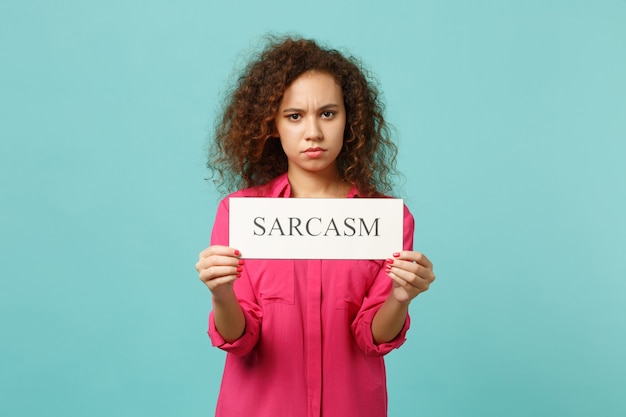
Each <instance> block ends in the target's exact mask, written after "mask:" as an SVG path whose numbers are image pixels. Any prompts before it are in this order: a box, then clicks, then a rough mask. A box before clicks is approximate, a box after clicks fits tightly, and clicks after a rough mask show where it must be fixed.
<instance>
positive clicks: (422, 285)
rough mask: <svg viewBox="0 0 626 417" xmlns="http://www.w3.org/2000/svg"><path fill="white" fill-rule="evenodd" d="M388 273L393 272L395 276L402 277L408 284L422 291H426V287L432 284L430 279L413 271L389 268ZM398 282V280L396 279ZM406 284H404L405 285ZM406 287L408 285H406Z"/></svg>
mask: <svg viewBox="0 0 626 417" xmlns="http://www.w3.org/2000/svg"><path fill="white" fill-rule="evenodd" d="M387 271H388V272H387V275H390V274H393V276H394V277H397V278H398V279H401V280H402V281H404V282H405V283H406V284H407V285H411V286H413V287H415V288H417V289H419V290H420V291H425V289H426V288H428V286H429V285H430V281H429V280H428V279H426V278H422V277H420V276H419V275H416V274H414V273H412V272H409V271H405V270H403V269H400V268H390V269H388V270H387ZM396 282H397V280H396ZM403 286H404V285H403ZM405 287H406V286H405Z"/></svg>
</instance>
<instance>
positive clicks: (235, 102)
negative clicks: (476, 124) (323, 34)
mask: <svg viewBox="0 0 626 417" xmlns="http://www.w3.org/2000/svg"><path fill="white" fill-rule="evenodd" d="M312 70H315V71H319V72H324V73H328V74H330V75H331V76H332V77H333V78H334V79H335V81H336V82H337V84H338V85H340V86H341V89H342V92H343V97H344V102H345V103H344V104H345V109H346V127H345V131H344V142H343V148H342V150H341V152H340V153H339V156H338V157H337V167H338V169H339V174H340V176H341V178H342V179H343V180H345V181H347V182H348V183H350V184H352V185H354V186H356V188H357V189H358V190H359V194H360V195H361V196H363V197H369V196H375V195H380V194H384V193H387V192H390V191H391V190H392V188H393V185H392V181H391V179H390V177H391V176H393V175H395V174H397V172H396V168H395V163H396V155H397V148H396V146H395V145H394V143H393V142H392V141H391V134H390V128H389V126H388V125H387V124H386V123H385V120H384V118H383V112H384V107H383V104H382V102H381V101H380V98H379V93H378V89H377V87H376V82H375V81H374V80H373V79H372V77H371V76H370V75H369V73H368V72H367V71H366V70H365V69H364V68H363V66H362V65H361V64H360V62H359V61H358V60H357V59H355V58H354V57H352V56H344V55H343V54H342V53H340V52H338V51H337V50H334V49H325V48H323V47H321V46H320V45H319V44H318V43H316V42H315V41H313V40H308V39H301V38H297V37H275V36H272V37H268V42H267V46H266V47H265V49H263V50H262V51H261V52H260V53H259V54H258V55H256V56H254V57H253V59H252V60H251V61H250V62H249V63H248V65H247V66H246V67H245V69H244V71H243V73H242V74H241V75H240V76H239V78H238V79H237V82H236V84H235V85H234V87H233V89H232V90H231V93H230V95H229V97H228V98H227V100H226V101H225V103H224V108H223V114H222V117H221V120H218V122H217V125H216V128H215V136H214V141H213V142H212V144H211V147H210V150H209V162H208V167H209V169H210V170H211V172H212V176H211V178H213V180H214V182H215V183H216V184H217V185H218V188H220V189H221V190H222V191H227V192H228V191H235V190H237V189H240V188H246V187H251V186H257V185H262V184H265V183H267V182H269V181H270V180H272V179H273V178H275V177H277V176H278V175H280V174H282V173H284V172H286V171H287V157H286V155H285V153H284V152H283V150H282V147H281V144H280V140H279V139H278V138H277V137H276V135H277V134H276V127H275V123H274V120H275V117H276V114H277V112H278V108H279V105H280V102H281V100H282V98H283V94H284V92H285V90H286V89H287V88H288V87H289V86H290V85H291V83H293V82H294V81H295V80H296V79H297V78H298V77H299V76H300V75H302V74H304V73H305V72H308V71H312ZM216 174H217V178H216Z"/></svg>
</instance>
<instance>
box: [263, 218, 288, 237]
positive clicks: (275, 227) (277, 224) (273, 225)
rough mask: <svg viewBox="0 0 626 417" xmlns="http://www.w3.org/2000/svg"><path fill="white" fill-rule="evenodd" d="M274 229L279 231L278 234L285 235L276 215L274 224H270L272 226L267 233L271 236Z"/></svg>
mask: <svg viewBox="0 0 626 417" xmlns="http://www.w3.org/2000/svg"><path fill="white" fill-rule="evenodd" d="M274 230H278V231H280V235H281V236H285V232H283V228H282V227H281V225H280V222H279V221H278V217H277V218H276V219H275V220H274V224H272V228H271V229H270V232H269V233H268V234H267V235H268V236H272V232H273V231H274Z"/></svg>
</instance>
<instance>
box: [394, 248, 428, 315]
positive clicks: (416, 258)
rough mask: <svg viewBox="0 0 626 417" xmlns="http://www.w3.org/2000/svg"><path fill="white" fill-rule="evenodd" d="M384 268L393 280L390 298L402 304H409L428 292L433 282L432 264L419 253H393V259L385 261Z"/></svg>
mask: <svg viewBox="0 0 626 417" xmlns="http://www.w3.org/2000/svg"><path fill="white" fill-rule="evenodd" d="M385 268H386V269H385V272H387V275H388V276H389V277H390V278H391V279H392V280H393V290H392V292H391V294H392V295H391V296H392V297H395V299H396V300H397V301H398V302H400V303H403V304H405V303H406V304H408V303H410V302H411V300H412V299H414V298H415V297H417V296H418V295H419V294H421V293H423V292H424V291H426V290H428V287H430V284H432V282H433V281H434V280H435V274H434V273H433V264H432V262H430V261H429V260H428V258H427V257H426V256H425V255H424V254H422V253H420V252H413V251H402V252H397V253H394V254H393V258H389V259H387V261H386V266H385Z"/></svg>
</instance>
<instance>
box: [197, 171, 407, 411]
mask: <svg viewBox="0 0 626 417" xmlns="http://www.w3.org/2000/svg"><path fill="white" fill-rule="evenodd" d="M290 193H291V189H290V186H289V181H288V180H287V175H286V174H283V175H281V176H279V177H278V178H276V179H275V180H273V181H272V182H270V183H269V184H267V185H265V186H262V187H255V188H251V189H246V190H242V191H238V192H236V193H233V194H231V195H230V196H229V197H259V196H262V197H289V196H290ZM348 197H357V193H356V190H355V189H353V190H352V191H351V192H350V194H349V196H348ZM413 226H414V222H413V216H412V215H411V213H409V211H408V209H407V208H406V207H405V209H404V249H405V250H412V246H413ZM211 244H212V245H226V246H228V197H227V198H225V199H224V200H222V202H221V203H220V205H219V207H218V210H217V216H216V220H215V225H214V227H213V233H212V236H211ZM243 255H244V257H245V253H244V254H243ZM389 255H390V256H391V254H389ZM391 286H392V281H391V279H390V278H389V277H388V276H387V275H386V274H385V272H384V262H383V261H369V260H319V259H311V260H270V259H246V260H245V265H244V267H243V272H242V275H241V278H240V279H238V280H237V281H235V284H234V289H235V293H236V295H237V298H238V299H239V302H240V304H241V307H242V308H243V312H244V315H245V320H246V327H245V332H244V334H243V336H242V337H241V338H239V339H238V340H236V341H235V342H233V343H227V342H226V341H224V339H223V338H222V337H221V336H220V334H219V333H218V332H217V330H216V328H215V322H214V320H213V313H211V315H210V317H209V332H208V333H209V336H210V337H211V341H212V343H213V345H214V346H217V347H219V348H220V349H223V350H225V351H226V352H228V353H227V356H226V365H225V368H224V375H223V377H222V385H221V389H220V393H219V398H218V402H217V410H216V414H215V415H216V416H217V417H239V416H241V417H257V416H258V417H277V416H296V417H301V416H302V417H304V416H306V417H313V416H315V417H318V416H323V417H349V416H358V417H383V416H386V415H387V388H386V381H385V364H384V360H383V355H385V354H387V353H388V352H389V351H391V350H392V349H394V348H397V347H399V346H400V345H402V344H403V343H404V341H405V335H406V332H407V330H408V328H409V317H408V316H407V318H406V321H405V323H404V327H403V328H402V331H401V332H400V334H399V335H398V336H397V337H396V339H394V340H393V341H391V342H389V343H382V344H379V345H376V344H375V343H374V341H373V336H372V328H371V325H372V320H373V318H374V315H375V314H376V312H377V311H378V309H379V308H380V306H381V305H382V304H383V302H384V301H385V299H386V298H387V296H388V295H389V293H390V291H391Z"/></svg>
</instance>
